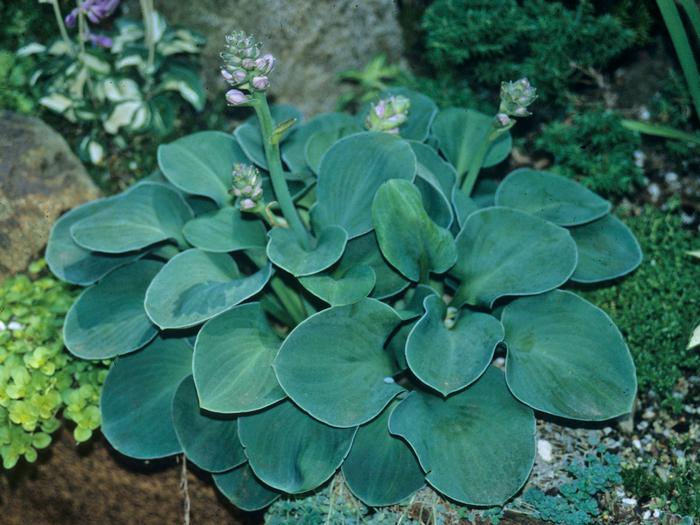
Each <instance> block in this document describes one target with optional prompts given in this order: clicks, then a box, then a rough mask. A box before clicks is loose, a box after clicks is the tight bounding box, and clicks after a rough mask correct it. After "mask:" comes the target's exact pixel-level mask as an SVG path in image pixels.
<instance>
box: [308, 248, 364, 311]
mask: <svg viewBox="0 0 700 525" xmlns="http://www.w3.org/2000/svg"><path fill="white" fill-rule="evenodd" d="M376 280H377V277H376V275H375V274H374V270H373V269H372V268H371V267H370V266H367V265H365V264H361V265H359V266H349V265H346V264H344V263H343V259H341V260H340V262H339V263H338V265H337V266H336V267H335V268H333V269H332V270H330V271H327V272H323V273H317V274H316V275H309V276H307V277H301V278H300V279H299V282H300V283H301V284H302V286H303V287H304V288H306V289H307V290H308V291H310V292H311V293H312V294H314V295H315V296H316V297H318V298H319V299H322V300H323V301H326V302H327V303H328V304H330V305H331V306H342V305H344V304H352V303H356V302H358V301H360V300H362V299H364V298H365V297H367V296H368V295H369V294H370V293H371V292H372V289H373V288H374V285H375V283H376Z"/></svg>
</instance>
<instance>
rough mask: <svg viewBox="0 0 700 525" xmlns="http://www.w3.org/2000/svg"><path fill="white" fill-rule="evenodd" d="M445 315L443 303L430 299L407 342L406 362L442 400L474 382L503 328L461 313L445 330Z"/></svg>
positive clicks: (489, 319)
mask: <svg viewBox="0 0 700 525" xmlns="http://www.w3.org/2000/svg"><path fill="white" fill-rule="evenodd" d="M446 312H447V306H445V303H444V302H443V301H442V299H440V298H439V297H438V296H436V295H431V296H429V297H428V298H427V299H426V300H425V315H424V316H423V317H421V318H420V320H419V321H418V322H417V323H416V325H415V327H414V328H413V330H412V331H411V333H410V334H409V336H408V340H407V341H406V361H407V363H408V366H409V368H410V369H411V371H412V372H413V373H414V374H415V375H416V377H417V378H418V379H420V380H421V381H422V382H423V383H425V384H426V385H428V386H430V387H431V388H434V389H435V390H437V391H438V392H440V393H441V394H442V395H443V396H448V395H450V394H452V393H453V392H457V391H458V390H461V389H463V388H464V387H466V386H468V385H470V384H471V383H473V382H474V381H476V380H477V379H478V378H479V376H481V374H483V373H484V371H485V370H486V369H487V368H488V366H489V364H490V363H491V359H492V358H493V353H494V352H495V350H496V346H497V345H498V343H500V342H501V341H502V340H503V326H502V325H501V323H500V322H499V321H498V319H496V318H495V317H493V316H491V315H488V314H483V313H479V312H471V311H469V310H466V309H463V310H461V311H460V312H459V314H458V318H457V321H456V323H455V325H454V326H453V327H452V328H450V329H448V328H447V327H445V323H444V321H445V314H446Z"/></svg>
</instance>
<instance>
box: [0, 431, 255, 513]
mask: <svg viewBox="0 0 700 525" xmlns="http://www.w3.org/2000/svg"><path fill="white" fill-rule="evenodd" d="M54 439H55V442H54V443H52V444H51V446H50V447H49V448H48V449H47V450H45V451H43V453H42V455H41V456H40V459H39V460H38V461H37V463H36V464H34V465H27V464H26V463H25V464H21V465H18V466H17V467H16V468H15V469H13V470H11V471H3V473H2V475H1V476H0V525H57V524H59V523H60V524H61V525H85V524H88V523H89V524H91V525H166V524H177V523H186V521H185V513H184V503H185V498H184V496H183V492H182V491H181V490H180V479H181V472H182V465H181V464H180V463H178V462H177V461H176V460H175V459H171V460H163V461H157V462H148V463H147V462H139V461H133V460H129V459H127V458H124V457H123V456H121V455H119V454H118V453H117V452H115V451H113V450H112V449H111V448H110V447H109V445H108V444H107V443H106V441H105V439H104V438H103V437H102V436H101V435H100V436H97V437H95V438H94V439H93V440H92V441H91V442H90V443H89V444H87V445H86V446H80V447H76V445H75V442H74V440H73V437H72V436H71V435H70V433H69V432H67V431H63V430H61V431H59V432H57V434H56V435H55V436H54ZM188 467H189V465H188ZM187 485H188V490H187V492H188V493H189V498H190V520H191V521H190V523H191V525H258V524H261V523H262V521H263V520H262V514H261V513H255V514H254V513H244V512H242V511H239V510H237V509H235V508H234V507H233V506H232V505H231V504H230V503H229V502H228V501H227V500H226V499H225V498H223V497H222V496H220V495H219V494H218V492H217V491H216V488H215V487H214V485H213V483H211V481H210V480H209V478H208V476H207V474H206V473H203V472H200V471H197V470H194V469H193V468H188V473H187Z"/></svg>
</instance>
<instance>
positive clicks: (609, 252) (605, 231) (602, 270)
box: [570, 215, 642, 283]
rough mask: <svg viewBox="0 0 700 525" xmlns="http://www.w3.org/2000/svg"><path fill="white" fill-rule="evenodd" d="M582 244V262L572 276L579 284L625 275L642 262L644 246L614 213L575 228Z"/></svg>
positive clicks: (580, 246)
mask: <svg viewBox="0 0 700 525" xmlns="http://www.w3.org/2000/svg"><path fill="white" fill-rule="evenodd" d="M570 232H571V236H572V237H573V238H574V241H576V246H577V247H578V265H577V266H576V271H575V272H574V275H573V276H572V277H571V280H572V281H576V282H579V283H597V282H600V281H607V280H609V279H615V278H617V277H622V276H623V275H626V274H628V273H630V272H631V271H633V270H635V269H636V268H637V267H638V266H639V265H640V264H641V263H642V249H641V248H640V246H639V243H638V242H637V239H636V238H635V236H634V234H633V233H632V232H631V231H630V229H629V228H628V227H627V226H625V224H624V223H623V222H622V221H621V220H620V219H618V218H617V217H615V216H613V215H607V216H605V217H603V218H602V219H600V220H597V221H595V222H591V223H590V224H586V225H584V226H577V227H576V228H571V230H570Z"/></svg>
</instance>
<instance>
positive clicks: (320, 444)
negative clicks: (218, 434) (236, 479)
mask: <svg viewBox="0 0 700 525" xmlns="http://www.w3.org/2000/svg"><path fill="white" fill-rule="evenodd" d="M355 430H356V429H355V428H333V427H330V426H328V425H325V424H323V423H321V422H319V421H316V420H315V419H313V418H312V417H311V416H309V415H308V414H306V413H304V412H303V411H302V410H300V409H299V408H297V407H296V406H295V405H294V403H292V402H291V401H288V400H287V401H282V402H281V403H279V404H277V405H275V406H273V407H271V408H268V409H266V410H263V411H262V412H258V413H257V414H254V415H251V416H243V417H240V418H239V419H238V435H239V436H240V438H241V442H242V443H243V446H244V447H245V451H246V455H247V456H248V461H249V463H250V466H251V468H252V469H253V472H254V473H255V475H256V476H257V477H258V478H260V479H261V480H262V481H263V482H265V483H267V484H268V485H270V486H271V487H273V488H276V489H278V490H282V491H284V492H286V493H288V494H300V493H302V492H308V491H310V490H313V489H315V488H316V487H318V486H319V485H321V484H322V483H323V482H325V481H326V480H327V479H328V478H330V477H331V476H332V475H333V473H334V472H335V471H336V469H337V468H338V467H339V466H340V464H341V463H342V462H343V459H344V458H345V456H346V455H347V453H348V451H349V450H350V445H351V444H352V439H353V437H354V435H355Z"/></svg>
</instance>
